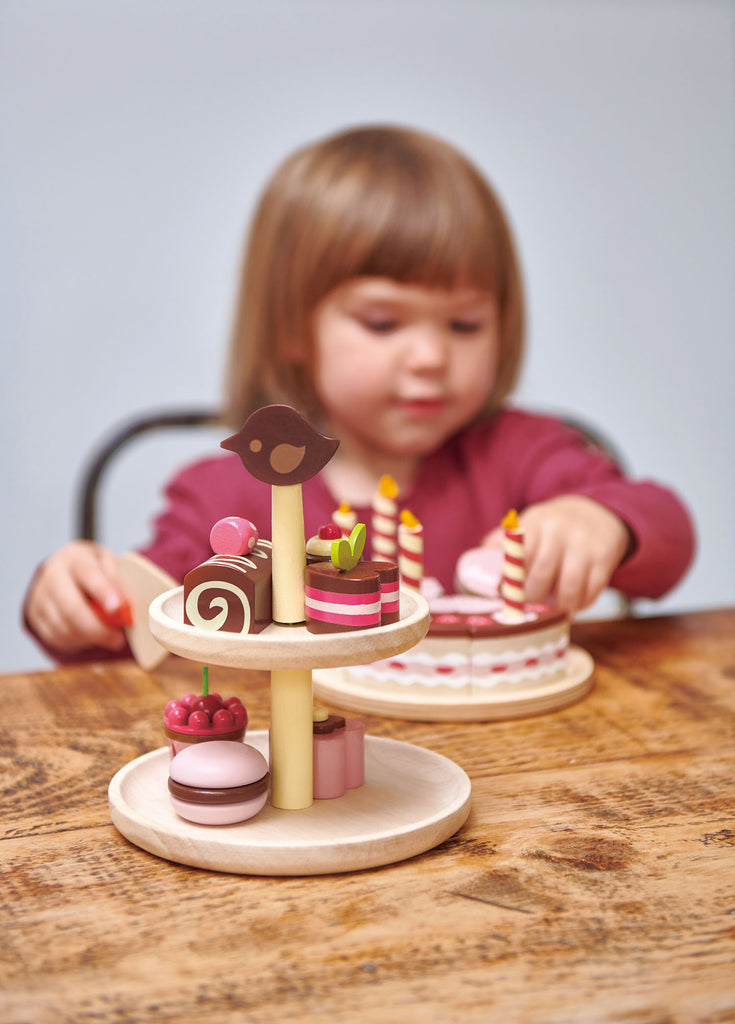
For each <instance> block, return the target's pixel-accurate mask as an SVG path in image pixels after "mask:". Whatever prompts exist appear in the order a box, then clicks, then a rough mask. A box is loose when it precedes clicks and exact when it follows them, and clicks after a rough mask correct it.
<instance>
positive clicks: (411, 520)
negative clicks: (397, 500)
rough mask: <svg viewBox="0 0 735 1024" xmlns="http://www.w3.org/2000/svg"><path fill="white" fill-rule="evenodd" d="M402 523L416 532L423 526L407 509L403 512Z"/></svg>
mask: <svg viewBox="0 0 735 1024" xmlns="http://www.w3.org/2000/svg"><path fill="white" fill-rule="evenodd" d="M401 522H402V523H403V525H404V526H407V527H408V529H409V530H415V529H416V527H417V526H421V523H420V522H419V520H418V519H417V518H416V516H415V515H414V514H413V512H409V510H408V509H407V508H404V510H403V511H402V512H401Z"/></svg>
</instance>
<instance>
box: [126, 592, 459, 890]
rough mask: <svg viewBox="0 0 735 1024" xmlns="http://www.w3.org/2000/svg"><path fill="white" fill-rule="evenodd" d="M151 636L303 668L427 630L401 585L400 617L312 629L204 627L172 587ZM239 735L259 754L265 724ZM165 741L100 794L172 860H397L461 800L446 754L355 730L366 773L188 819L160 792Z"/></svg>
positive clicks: (246, 660)
mask: <svg viewBox="0 0 735 1024" xmlns="http://www.w3.org/2000/svg"><path fill="white" fill-rule="evenodd" d="M150 625H151V631H152V633H153V635H154V636H155V638H156V639H157V640H158V641H159V642H160V643H162V644H163V645H164V647H166V648H167V649H168V650H170V651H171V652H172V653H174V654H178V655H181V656H183V657H185V658H189V659H192V660H195V661H200V662H202V663H203V664H210V665H222V666H226V667H234V668H248V669H268V670H273V669H290V668H298V669H305V670H311V669H314V668H316V667H327V668H328V667H334V666H337V665H350V664H351V665H355V664H364V663H365V662H369V661H372V660H374V659H376V658H383V657H390V656H392V655H393V654H398V653H400V652H402V651H404V650H407V649H408V648H409V647H411V646H413V644H415V643H417V642H418V641H419V640H420V639H421V638H422V637H423V636H424V635H425V633H426V631H427V629H428V625H429V607H428V604H427V603H426V601H425V600H424V599H423V598H422V597H420V596H418V595H417V594H415V593H414V592H412V591H407V590H402V591H401V617H400V620H399V621H398V622H396V623H393V624H391V625H389V626H383V627H381V628H379V629H364V630H359V631H355V632H351V633H329V634H313V633H310V632H309V631H308V630H307V629H306V627H305V626H281V625H277V624H275V623H272V624H271V625H269V626H267V627H266V628H265V629H264V630H263V631H262V632H261V633H257V634H249V635H247V636H244V637H243V636H241V635H238V634H235V633H222V632H218V633H213V632H208V631H207V630H202V629H198V628H196V627H194V626H188V625H185V624H184V621H183V588H181V587H178V588H175V589H173V590H170V591H167V592H166V593H164V594H161V595H160V596H159V597H158V598H156V599H155V600H154V601H153V603H152V604H151V606H150ZM245 742H246V743H249V744H251V745H252V746H254V747H256V749H258V750H260V752H261V753H262V754H263V755H264V757H265V758H266V760H269V749H268V748H269V737H268V733H267V732H265V731H261V732H252V733H247V734H246V736H245ZM168 766H169V753H168V750H167V749H166V748H162V749H159V750H154V751H152V752H151V753H149V754H145V755H143V757H140V758H137V759H136V760H135V761H132V762H131V763H130V764H128V765H126V766H125V767H124V768H122V769H121V770H120V771H119V772H118V773H117V774H116V775H115V776H114V778H113V779H112V781H111V783H110V786H109V791H108V800H109V806H110V814H111V817H112V821H113V824H114V825H115V827H116V828H117V829H118V831H120V832H121V833H122V835H124V836H125V837H126V839H129V840H130V842H132V843H134V844H135V845H136V846H139V847H140V848H141V849H144V850H147V851H148V852H150V853H154V854H156V855H157V856H159V857H163V858H165V859H167V860H171V861H174V862H176V863H180V864H189V865H192V866H194V867H201V868H207V869H209V870H214V871H228V872H234V873H238V874H253V875H316V874H328V873H332V872H344V871H358V870H362V869H364V868H370V867H378V866H381V865H385V864H392V863H396V862H397V861H401V860H405V859H406V858H408V857H413V856H416V855H417V854H419V853H424V852H425V851H426V850H430V849H432V848H433V847H435V846H437V845H438V844H439V843H442V842H444V840H445V839H448V838H449V837H450V836H451V835H453V834H454V833H455V832H456V831H457V830H458V829H459V828H460V827H461V826H462V824H463V823H464V821H465V820H466V818H467V815H468V814H469V809H470V792H471V786H470V780H469V778H468V777H467V775H466V774H465V772H464V771H463V770H462V769H461V768H460V767H459V766H458V765H457V764H455V763H454V762H453V761H450V760H449V759H448V758H446V757H443V756H442V755H440V754H437V753H435V752H434V751H432V750H428V749H426V748H423V747H417V746H414V745H413V744H410V743H403V742H399V741H397V740H391V739H385V738H382V737H376V736H366V737H365V783H364V784H363V785H362V786H361V787H359V788H358V789H352V790H348V791H347V792H346V793H345V795H344V796H342V797H339V798H337V799H334V800H315V801H314V802H313V803H312V804H311V806H309V807H306V808H302V809H298V810H284V809H280V808H277V807H274V806H273V805H272V804H271V803H268V804H267V805H266V807H265V808H264V809H263V810H262V811H261V812H260V813H259V814H258V815H257V816H256V817H254V818H252V819H250V820H249V821H245V822H242V823H240V824H236V825H225V826H222V825H217V826H214V825H197V824H194V823H192V822H189V821H185V820H184V819H183V818H180V817H179V816H178V815H177V814H176V813H175V811H174V810H173V808H172V806H171V804H170V801H169V796H168V783H167V780H168Z"/></svg>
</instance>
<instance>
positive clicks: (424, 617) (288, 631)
mask: <svg viewBox="0 0 735 1024" xmlns="http://www.w3.org/2000/svg"><path fill="white" fill-rule="evenodd" d="M149 617H150V627H151V632H152V633H153V636H154V637H155V638H156V640H158V641H159V643H161V644H163V646H164V647H165V648H166V649H167V650H169V651H171V653H172V654H179V655H181V657H183V658H189V659H190V660H192V661H200V662H205V663H208V664H210V665H222V666H224V667H226V668H251V669H288V668H298V669H314V668H337V667H339V666H342V665H363V664H367V663H368V662H371V661H377V660H379V659H380V658H390V657H392V656H393V655H394V654H400V653H401V652H403V651H407V650H408V649H409V648H411V647H413V646H414V644H417V643H418V642H419V640H421V639H422V638H423V637H424V636H425V634H426V632H427V630H428V628H429V605H428V604H427V602H426V601H425V599H424V598H423V597H421V595H420V594H417V593H416V592H415V591H413V590H408V589H407V588H405V587H401V618H400V620H399V621H398V622H394V623H392V624H391V625H389V626H380V627H378V628H376V629H360V630H354V631H353V632H349V633H310V632H309V631H308V630H307V628H306V626H279V625H276V624H275V623H271V625H269V626H266V628H265V629H264V630H263V632H262V633H249V634H247V635H246V636H243V635H242V634H240V633H223V632H216V633H215V632H209V631H208V630H206V629H199V628H198V627H197V626H187V625H185V624H184V588H183V587H177V588H175V589H174V590H167V591H166V593H164V594H161V595H160V596H159V597H157V598H156V599H155V600H154V601H153V603H152V604H151V606H150V610H149Z"/></svg>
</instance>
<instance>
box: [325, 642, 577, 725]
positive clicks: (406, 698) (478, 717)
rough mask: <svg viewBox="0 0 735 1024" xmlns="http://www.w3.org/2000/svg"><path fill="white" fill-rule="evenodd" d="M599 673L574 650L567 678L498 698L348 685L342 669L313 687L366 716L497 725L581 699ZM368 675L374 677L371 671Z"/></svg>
mask: <svg viewBox="0 0 735 1024" xmlns="http://www.w3.org/2000/svg"><path fill="white" fill-rule="evenodd" d="M593 670H594V662H593V660H592V658H591V657H590V655H589V654H588V653H587V651H585V650H583V649H582V648H581V647H575V646H571V647H570V648H569V651H568V654H567V670H566V673H565V675H564V677H563V678H562V679H559V680H557V681H556V682H554V683H544V684H540V685H539V686H535V687H534V686H524V687H523V688H522V689H520V688H519V690H518V692H517V693H513V692H508V691H507V690H506V691H505V692H503V693H498V694H493V693H492V692H491V691H488V693H487V694H481V695H479V696H474V695H473V696H469V695H467V696H465V695H459V694H458V695H457V696H456V697H452V696H447V695H446V693H444V694H441V695H437V696H433V697H432V695H431V691H430V690H429V689H428V688H426V687H424V688H423V689H422V690H421V692H420V693H418V692H416V690H411V689H410V688H409V687H408V686H407V687H406V688H405V693H401V692H400V691H396V692H395V693H394V692H388V691H380V690H373V689H371V688H370V686H369V685H357V684H354V683H352V682H351V681H345V680H344V679H343V676H342V673H341V672H340V670H339V669H327V670H325V671H317V672H314V674H313V685H314V694H315V696H316V697H318V698H319V699H320V700H324V701H327V702H330V701H331V702H333V703H334V704H336V705H337V707H339V708H344V709H348V710H350V711H358V712H361V713H362V714H366V715H384V716H385V717H387V718H407V719H409V721H417V722H469V721H480V722H491V721H502V720H504V719H509V718H523V717H525V716H526V715H540V714H545V713H546V712H549V711H556V710H558V709H559V708H562V707H566V705H567V704H572V703H574V701H577V700H580V699H581V698H582V697H584V696H585V694H587V693H588V692H589V691H590V689H591V688H592V684H593V678H592V677H593ZM365 675H366V676H369V668H368V669H366V670H365Z"/></svg>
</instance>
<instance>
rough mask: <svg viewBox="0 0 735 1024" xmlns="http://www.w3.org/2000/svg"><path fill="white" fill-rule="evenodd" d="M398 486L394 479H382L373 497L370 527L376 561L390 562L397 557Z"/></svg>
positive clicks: (385, 477) (387, 477) (384, 477)
mask: <svg viewBox="0 0 735 1024" xmlns="http://www.w3.org/2000/svg"><path fill="white" fill-rule="evenodd" d="M397 497H398V485H397V484H396V482H395V480H394V479H393V477H390V476H383V477H381V478H380V483H379V485H378V489H377V491H376V492H375V496H374V497H373V510H372V519H371V521H370V526H371V529H372V550H373V558H374V559H381V558H382V559H386V560H388V561H390V560H391V559H393V558H395V555H396V533H397V531H398V505H397V503H396V498H397Z"/></svg>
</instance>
